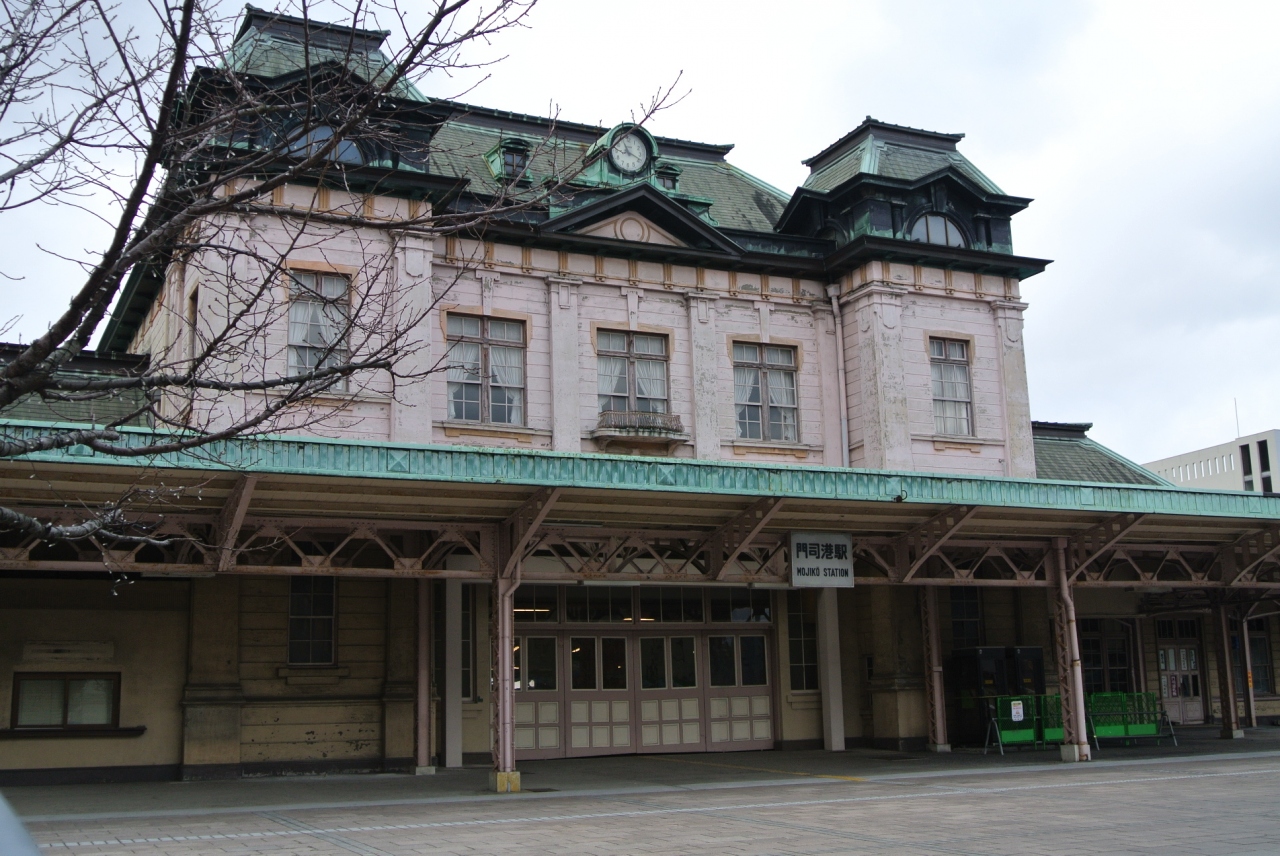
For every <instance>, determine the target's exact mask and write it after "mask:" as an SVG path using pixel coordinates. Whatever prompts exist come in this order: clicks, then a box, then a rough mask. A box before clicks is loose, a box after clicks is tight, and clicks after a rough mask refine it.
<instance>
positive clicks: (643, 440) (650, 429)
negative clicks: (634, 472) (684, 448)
mask: <svg viewBox="0 0 1280 856" xmlns="http://www.w3.org/2000/svg"><path fill="white" fill-rule="evenodd" d="M591 439H593V440H595V441H596V444H597V445H599V447H600V449H601V451H605V452H618V453H622V454H633V455H670V454H671V453H672V452H674V451H675V448H676V446H679V445H680V444H681V443H687V442H689V435H688V434H686V433H685V430H684V424H683V423H682V422H681V421H680V417H679V416H676V415H675V414H673V413H650V412H647V411H640V410H606V411H605V412H604V413H601V414H600V421H599V422H598V423H597V424H596V428H595V430H594V431H592V432H591Z"/></svg>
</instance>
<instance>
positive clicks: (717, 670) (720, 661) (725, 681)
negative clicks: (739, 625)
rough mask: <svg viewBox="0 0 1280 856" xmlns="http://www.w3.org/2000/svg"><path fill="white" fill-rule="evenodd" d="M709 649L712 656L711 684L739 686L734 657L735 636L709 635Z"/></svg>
mask: <svg viewBox="0 0 1280 856" xmlns="http://www.w3.org/2000/svg"><path fill="white" fill-rule="evenodd" d="M707 650H708V651H709V652H710V657H711V686H713V687H734V686H737V685H738V675H737V667H736V664H735V663H734V657H733V637H732V636H709V637H707Z"/></svg>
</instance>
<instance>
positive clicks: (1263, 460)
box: [1258, 440, 1271, 474]
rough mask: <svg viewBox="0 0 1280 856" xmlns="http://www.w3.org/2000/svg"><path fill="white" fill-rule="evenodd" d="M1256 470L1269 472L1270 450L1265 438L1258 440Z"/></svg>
mask: <svg viewBox="0 0 1280 856" xmlns="http://www.w3.org/2000/svg"><path fill="white" fill-rule="evenodd" d="M1258 472H1260V473H1263V474H1266V473H1269V472H1271V450H1270V449H1269V448H1268V446H1267V441H1266V440H1259V441H1258Z"/></svg>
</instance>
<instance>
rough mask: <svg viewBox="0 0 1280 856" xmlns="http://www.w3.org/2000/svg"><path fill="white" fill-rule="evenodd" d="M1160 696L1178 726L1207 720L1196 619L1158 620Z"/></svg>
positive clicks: (1170, 718)
mask: <svg viewBox="0 0 1280 856" xmlns="http://www.w3.org/2000/svg"><path fill="white" fill-rule="evenodd" d="M1156 635H1157V637H1159V638H1158V639H1157V645H1158V648H1157V652H1156V656H1157V658H1158V660H1159V666H1160V696H1161V699H1162V700H1163V701H1164V706H1165V710H1167V711H1168V712H1169V720H1170V721H1171V722H1173V723H1174V724H1175V725H1188V724H1191V723H1197V722H1203V721H1204V699H1203V697H1202V696H1201V687H1200V683H1201V681H1200V639H1199V636H1200V633H1199V622H1198V621H1197V620H1196V619H1194V618H1180V619H1177V620H1176V621H1174V620H1161V621H1158V622H1157V623H1156Z"/></svg>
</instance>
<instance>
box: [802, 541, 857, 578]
mask: <svg viewBox="0 0 1280 856" xmlns="http://www.w3.org/2000/svg"><path fill="white" fill-rule="evenodd" d="M791 585H793V586H796V587H804V588H834V587H845V588H852V587H853V536H852V535H849V534H847V533H844V532H792V533H791Z"/></svg>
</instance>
